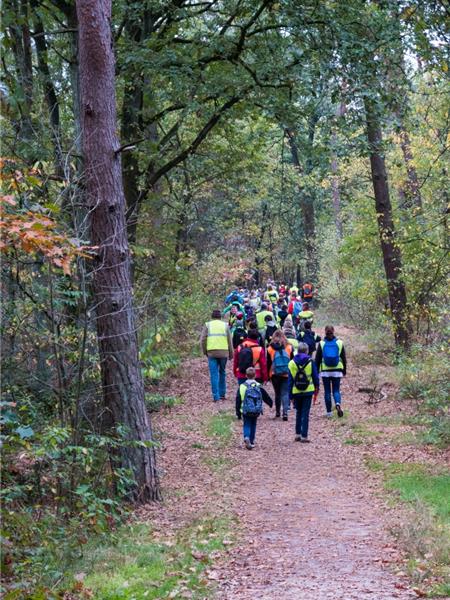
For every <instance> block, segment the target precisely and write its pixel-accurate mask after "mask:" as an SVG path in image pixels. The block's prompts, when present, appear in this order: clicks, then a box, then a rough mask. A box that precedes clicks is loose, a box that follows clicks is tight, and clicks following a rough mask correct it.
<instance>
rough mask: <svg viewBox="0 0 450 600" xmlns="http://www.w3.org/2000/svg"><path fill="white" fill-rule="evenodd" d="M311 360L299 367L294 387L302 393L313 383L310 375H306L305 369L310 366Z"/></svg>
mask: <svg viewBox="0 0 450 600" xmlns="http://www.w3.org/2000/svg"><path fill="white" fill-rule="evenodd" d="M310 362H311V360H308V361H306V362H305V364H304V365H297V373H296V374H295V377H294V387H296V388H297V389H298V390H300V391H301V392H304V391H305V390H306V388H307V387H308V386H309V384H310V383H311V381H310V379H309V377H308V375H307V374H306V373H305V368H306V367H307V366H308V365H309V363H310Z"/></svg>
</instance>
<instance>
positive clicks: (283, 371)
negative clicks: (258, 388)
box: [267, 329, 294, 421]
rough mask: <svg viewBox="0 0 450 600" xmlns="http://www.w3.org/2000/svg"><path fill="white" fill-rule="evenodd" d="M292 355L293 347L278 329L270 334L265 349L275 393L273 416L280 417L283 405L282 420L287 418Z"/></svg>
mask: <svg viewBox="0 0 450 600" xmlns="http://www.w3.org/2000/svg"><path fill="white" fill-rule="evenodd" d="M293 357H294V348H293V347H292V345H291V344H289V342H288V341H287V339H286V336H285V335H284V333H283V332H282V331H281V330H280V329H278V330H277V331H275V333H274V334H273V336H272V341H271V343H270V345H269V347H268V349H267V370H268V373H269V379H270V381H271V382H272V385H273V391H274V393H275V417H276V418H277V417H280V416H281V414H280V411H281V407H283V421H287V420H288V410H289V404H290V402H289V387H288V377H289V361H290V360H291V359H292V358H293Z"/></svg>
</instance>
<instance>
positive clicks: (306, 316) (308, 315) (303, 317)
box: [297, 302, 314, 324]
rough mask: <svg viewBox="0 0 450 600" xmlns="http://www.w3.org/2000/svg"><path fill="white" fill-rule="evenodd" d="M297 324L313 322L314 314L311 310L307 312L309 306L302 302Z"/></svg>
mask: <svg viewBox="0 0 450 600" xmlns="http://www.w3.org/2000/svg"><path fill="white" fill-rule="evenodd" d="M297 319H298V322H299V323H300V324H301V323H302V321H309V322H310V323H312V322H313V320H314V313H313V311H312V310H309V304H308V303H307V302H303V306H302V310H301V312H299V313H298V315H297Z"/></svg>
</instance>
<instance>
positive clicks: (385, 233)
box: [364, 97, 410, 347]
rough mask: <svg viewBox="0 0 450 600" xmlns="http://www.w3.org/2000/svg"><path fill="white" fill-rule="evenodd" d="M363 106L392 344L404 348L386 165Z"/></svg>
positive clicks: (373, 120)
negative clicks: (388, 305) (392, 333)
mask: <svg viewBox="0 0 450 600" xmlns="http://www.w3.org/2000/svg"><path fill="white" fill-rule="evenodd" d="M364 106H365V109H366V121H367V139H368V142H369V156H370V167H371V172H372V183H373V190H374V194H375V210H376V213H377V221H378V232H379V236H380V243H381V251H382V254H383V263H384V270H385V273H386V280H387V288H388V294H389V303H390V307H391V313H392V320H393V325H394V334H395V343H396V344H397V345H398V346H403V347H407V346H408V345H409V334H410V325H409V317H408V306H407V296H406V288H405V284H404V282H403V279H402V257H401V252H400V248H399V247H398V245H397V244H396V242H395V226H394V220H393V216H392V205H391V199H390V197H389V184H388V180H387V171H386V164H385V160H384V156H383V154H382V142H383V140H382V133H381V127H380V124H379V121H378V116H377V113H376V110H375V108H374V106H373V103H372V101H371V100H370V99H368V98H367V97H366V98H365V99H364Z"/></svg>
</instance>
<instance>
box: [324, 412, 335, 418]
mask: <svg viewBox="0 0 450 600" xmlns="http://www.w3.org/2000/svg"><path fill="white" fill-rule="evenodd" d="M325 416H326V418H327V419H332V418H333V413H331V412H327V414H326V415H325Z"/></svg>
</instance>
